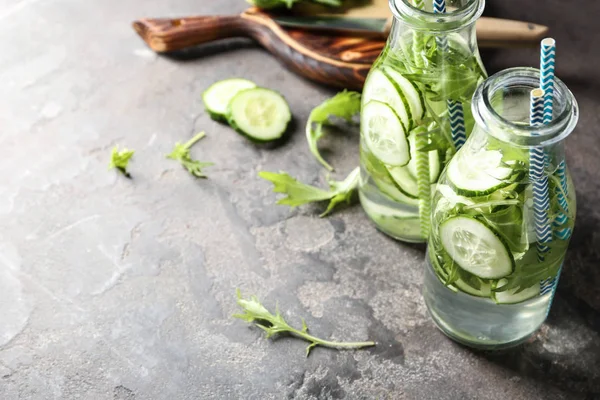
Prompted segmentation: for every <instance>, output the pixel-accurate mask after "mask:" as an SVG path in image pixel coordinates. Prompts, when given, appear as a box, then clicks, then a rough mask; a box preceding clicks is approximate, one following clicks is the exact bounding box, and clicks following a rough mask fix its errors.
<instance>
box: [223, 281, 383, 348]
mask: <svg viewBox="0 0 600 400" xmlns="http://www.w3.org/2000/svg"><path fill="white" fill-rule="evenodd" d="M237 303H238V305H239V306H240V307H241V308H242V310H243V311H244V313H243V314H234V315H233V317H234V318H238V319H241V320H243V321H246V322H250V323H254V324H255V325H256V326H258V327H259V328H260V329H262V330H263V331H265V332H266V333H267V338H271V337H273V336H274V335H277V334H289V335H292V336H295V337H297V338H300V339H303V340H306V341H308V342H310V345H309V346H308V348H307V349H306V356H307V357H308V356H309V354H310V351H311V350H312V349H313V348H315V347H316V346H323V347H330V348H334V349H360V348H363V347H371V346H375V342H371V341H369V342H333V341H329V340H323V339H319V338H317V337H315V336H312V335H311V334H309V333H308V326H307V325H306V322H305V321H304V319H302V329H296V328H294V327H292V326H291V325H289V324H288V323H287V321H286V320H285V319H284V318H283V316H282V315H281V313H280V312H279V309H276V312H275V314H272V313H271V312H269V310H267V309H266V308H265V307H264V306H263V305H262V304H261V303H260V301H259V300H258V298H256V296H250V298H248V299H244V298H243V297H242V294H241V292H240V290H239V289H238V290H237Z"/></svg>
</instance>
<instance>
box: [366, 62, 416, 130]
mask: <svg viewBox="0 0 600 400" xmlns="http://www.w3.org/2000/svg"><path fill="white" fill-rule="evenodd" d="M372 100H377V101H380V102H382V103H385V104H388V105H389V106H390V107H391V108H392V110H394V112H395V113H396V114H397V115H398V117H399V118H400V121H401V123H402V126H403V127H404V130H405V131H406V132H408V131H410V130H411V129H412V126H413V121H412V117H411V114H410V108H409V106H408V103H407V101H406V98H405V97H404V94H403V92H402V90H401V89H400V88H399V87H398V85H397V84H396V83H395V82H394V81H393V80H392V79H391V78H390V77H389V76H388V75H386V74H385V73H384V72H383V71H382V70H380V69H375V70H373V71H372V72H371V73H370V74H369V77H368V79H367V82H366V84H365V88H364V90H363V104H368V103H369V102H371V101H372Z"/></svg>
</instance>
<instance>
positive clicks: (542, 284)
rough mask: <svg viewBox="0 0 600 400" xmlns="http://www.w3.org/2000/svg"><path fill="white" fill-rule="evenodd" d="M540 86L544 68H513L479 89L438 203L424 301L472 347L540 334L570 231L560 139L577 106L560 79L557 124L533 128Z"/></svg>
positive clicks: (569, 191)
mask: <svg viewBox="0 0 600 400" xmlns="http://www.w3.org/2000/svg"><path fill="white" fill-rule="evenodd" d="M539 84H540V73H539V70H537V69H533V68H513V69H509V70H505V71H503V72H500V73H498V74H496V75H494V76H493V77H491V78H489V79H488V80H486V81H485V83H484V84H483V85H481V86H480V88H479V89H478V90H477V91H476V93H475V95H474V97H473V115H474V118H475V121H476V126H475V128H474V130H473V133H472V135H471V137H470V138H469V139H468V140H467V142H466V144H465V145H464V146H463V147H462V148H461V150H459V151H458V153H457V154H456V155H455V156H454V158H453V159H452V160H451V161H450V162H449V164H448V166H447V167H446V169H445V170H444V171H443V172H442V175H441V177H440V180H439V182H438V184H437V186H436V190H435V194H434V196H433V203H432V204H433V206H432V208H433V210H432V230H431V236H430V239H429V247H428V255H427V266H426V272H425V284H424V297H425V302H426V304H427V307H428V309H429V312H430V314H431V316H432V317H433V319H434V320H435V322H436V324H437V325H438V327H440V328H441V329H442V330H443V331H444V332H445V333H446V334H447V335H448V336H450V337H452V338H453V339H455V340H457V341H459V342H462V343H464V344H467V345H470V346H473V347H479V348H502V347H509V346H513V345H516V344H518V343H520V342H522V341H524V340H525V339H527V338H528V337H529V336H530V335H531V334H532V333H533V332H535V331H536V330H537V329H538V328H539V326H540V325H541V324H542V323H543V322H544V320H545V319H546V316H547V313H548V310H549V308H550V305H551V302H552V298H553V296H554V291H555V287H556V284H557V283H558V278H559V275H560V271H561V268H562V264H563V261H564V259H565V254H566V252H567V247H568V245H569V240H570V237H571V232H572V230H573V227H574V222H575V210H576V204H575V190H574V188H573V184H572V181H571V177H570V175H569V172H568V169H567V168H566V162H565V153H564V140H565V138H566V137H567V136H568V135H569V134H570V133H571V132H572V131H573V129H574V128H575V125H576V124H577V120H578V108H577V103H576V101H575V99H574V98H573V95H572V93H571V92H570V91H569V89H568V88H567V87H566V86H565V85H564V83H562V82H561V81H560V80H558V79H557V80H556V83H555V89H554V95H553V98H554V101H553V115H554V119H553V121H552V122H550V123H549V124H547V125H543V126H539V127H533V126H530V123H529V122H530V93H531V91H532V89H534V88H537V87H539ZM540 91H541V90H540ZM535 165H538V166H539V170H538V171H537V172H535V173H534V171H535V170H536V168H535V167H534V166H535Z"/></svg>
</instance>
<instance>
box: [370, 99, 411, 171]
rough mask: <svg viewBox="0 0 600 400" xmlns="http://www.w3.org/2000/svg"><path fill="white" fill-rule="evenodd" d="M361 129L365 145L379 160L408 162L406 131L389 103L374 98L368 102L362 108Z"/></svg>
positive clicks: (393, 163) (399, 163)
mask: <svg viewBox="0 0 600 400" xmlns="http://www.w3.org/2000/svg"><path fill="white" fill-rule="evenodd" d="M361 130H362V133H363V137H364V139H365V143H366V145H367V147H368V148H369V150H370V151H371V153H373V155H374V156H375V157H377V158H378V159H379V161H381V162H382V163H384V164H387V165H391V166H403V165H406V164H408V162H409V161H410V150H409V148H408V140H407V139H406V132H405V130H404V127H403V126H402V123H401V122H400V119H399V118H398V114H396V113H395V112H394V110H393V109H392V108H391V107H390V106H389V105H387V104H386V103H382V102H380V101H376V100H372V101H370V102H368V103H367V104H366V105H365V106H364V107H363V109H362V113H361Z"/></svg>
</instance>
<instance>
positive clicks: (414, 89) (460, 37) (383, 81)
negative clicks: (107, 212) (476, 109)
mask: <svg viewBox="0 0 600 400" xmlns="http://www.w3.org/2000/svg"><path fill="white" fill-rule="evenodd" d="M411 1H412V2H414V3H415V4H413V3H412V2H411ZM424 3H426V4H424ZM484 3H485V0H448V1H447V12H446V13H443V14H440V13H434V12H433V6H432V3H431V1H429V2H424V1H423V0H390V7H391V9H392V11H393V14H394V22H393V26H392V31H391V34H390V36H389V39H388V42H387V44H386V47H385V49H384V50H383V52H382V54H381V55H380V56H379V59H378V60H377V61H376V62H375V64H374V66H373V68H372V70H371V71H370V73H369V76H368V77H367V80H366V83H365V87H364V90H363V104H362V111H361V144H360V155H361V185H360V192H359V193H360V199H361V204H362V206H363V208H364V210H365V212H366V213H367V215H368V216H369V217H370V218H371V220H373V222H374V223H375V224H376V225H377V227H378V228H379V229H380V230H381V231H383V232H385V233H387V234H388V235H390V236H392V237H394V238H396V239H399V240H404V241H407V242H424V241H425V240H426V239H427V236H428V230H429V216H430V201H431V184H434V183H436V182H437V180H438V178H439V175H440V173H441V171H442V169H443V168H444V166H445V165H446V163H447V161H448V160H449V159H450V158H451V157H452V155H453V154H454V153H455V152H456V150H457V148H458V147H460V145H462V144H463V143H464V141H465V139H466V137H467V136H468V135H469V133H470V132H471V129H472V128H473V124H474V123H473V117H472V115H471V111H470V110H471V98H472V95H473V93H474V92H475V89H476V88H477V86H478V85H479V84H480V83H481V82H482V81H483V80H484V79H485V77H486V72H485V69H484V67H483V65H482V63H481V59H480V56H479V50H478V47H477V38H476V32H475V22H476V21H477V19H478V18H479V17H480V16H481V14H482V12H483V8H484ZM417 4H418V5H421V7H422V8H419V7H418V6H417Z"/></svg>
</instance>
